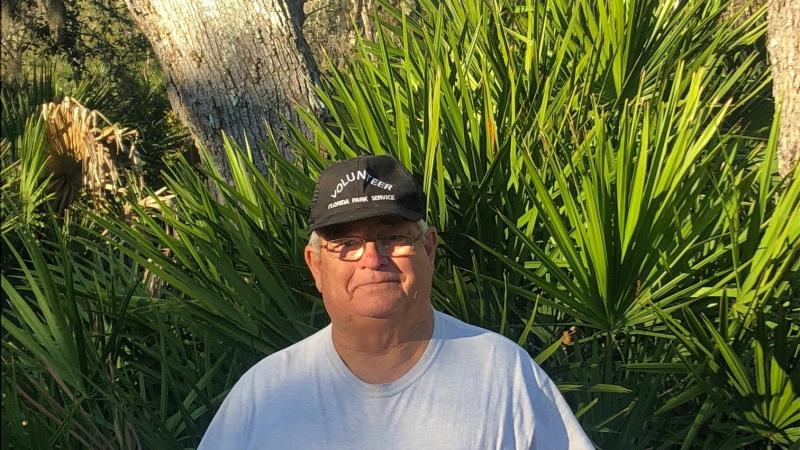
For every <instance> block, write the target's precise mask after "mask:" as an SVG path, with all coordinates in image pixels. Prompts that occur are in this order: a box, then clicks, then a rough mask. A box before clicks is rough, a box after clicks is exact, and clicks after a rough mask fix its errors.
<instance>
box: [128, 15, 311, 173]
mask: <svg viewBox="0 0 800 450" xmlns="http://www.w3.org/2000/svg"><path fill="white" fill-rule="evenodd" d="M125 3H126V4H127V6H128V9H129V10H130V11H131V14H132V16H133V18H134V20H135V21H136V23H137V24H138V25H139V27H140V28H141V30H142V31H143V32H144V34H145V36H146V37H147V39H148V40H149V41H150V44H151V45H152V47H153V51H154V52H155V54H156V56H157V58H158V59H159V62H160V63H161V67H162V68H163V70H164V74H165V78H166V81H167V91H168V94H169V98H170V103H171V104H172V108H173V109H174V110H175V112H176V114H177V115H178V118H179V119H180V120H181V121H183V122H184V123H185V124H186V125H187V127H188V128H189V130H190V132H191V133H192V135H193V137H194V139H195V142H196V143H198V144H199V145H201V146H203V147H205V148H206V149H208V150H209V153H210V154H211V155H212V157H213V158H214V162H215V163H216V165H217V167H219V168H220V170H221V171H222V172H223V174H224V175H225V176H226V178H227V177H229V173H228V167H227V163H226V158H225V156H224V153H223V151H222V138H221V131H222V130H224V131H225V132H226V133H227V134H228V135H229V136H231V137H233V138H234V139H236V140H237V141H238V142H240V143H243V142H244V138H247V140H248V142H249V143H250V145H251V147H252V148H253V151H254V155H253V156H254V160H255V162H256V165H257V166H258V167H259V169H260V170H261V171H262V173H264V172H265V168H264V163H263V161H264V155H261V154H260V153H258V151H257V150H256V148H255V147H256V145H255V144H257V142H258V141H266V140H268V139H269V138H270V137H269V132H268V131H267V127H265V123H266V124H268V126H269V127H271V128H272V130H273V132H274V135H275V137H276V138H277V140H278V145H279V147H280V149H281V150H282V152H283V154H284V155H285V156H286V157H287V158H291V157H292V154H291V149H290V148H289V146H288V144H287V142H286V141H284V140H283V139H281V138H280V134H281V133H282V132H286V131H287V127H286V126H285V124H284V118H286V120H288V121H289V122H291V123H294V124H295V125H297V126H299V127H300V128H301V129H302V130H303V131H307V130H306V129H305V127H304V126H303V125H302V123H301V121H300V119H299V117H298V115H297V114H296V112H295V111H294V107H295V106H296V105H298V104H300V105H304V106H307V107H311V108H312V109H315V110H316V109H319V106H318V105H319V102H318V100H317V99H316V97H315V95H314V91H313V85H314V84H315V83H316V79H317V69H316V64H315V62H314V59H313V57H312V56H311V53H310V52H309V49H308V45H307V44H306V41H305V39H304V38H303V34H302V32H301V31H300V30H301V29H302V21H303V12H302V0H300V1H298V0H125Z"/></svg>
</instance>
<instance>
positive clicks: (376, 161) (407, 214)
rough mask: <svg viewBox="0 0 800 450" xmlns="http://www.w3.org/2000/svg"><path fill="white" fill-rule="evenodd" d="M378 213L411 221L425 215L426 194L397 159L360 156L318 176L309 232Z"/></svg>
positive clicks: (374, 215)
mask: <svg viewBox="0 0 800 450" xmlns="http://www.w3.org/2000/svg"><path fill="white" fill-rule="evenodd" d="M377 216H399V217H402V218H404V219H406V220H410V221H412V222H416V221H418V220H420V219H422V218H424V217H425V194H424V193H423V192H422V188H421V187H420V186H419V185H418V184H417V182H416V181H414V177H412V176H411V174H410V173H409V172H408V171H407V170H406V169H405V167H403V165H402V164H400V162H399V161H397V160H396V159H394V158H393V157H391V156H388V155H380V156H377V155H362V156H359V157H357V158H353V159H348V160H345V161H341V162H338V163H336V164H334V165H332V166H330V167H328V168H327V169H325V170H324V171H323V172H322V173H321V174H320V175H319V180H317V186H316V187H315V188H314V197H313V199H312V200H311V218H310V220H309V231H314V230H318V229H320V228H322V227H326V226H328V225H336V224H340V223H345V222H352V221H355V220H361V219H367V218H370V217H377Z"/></svg>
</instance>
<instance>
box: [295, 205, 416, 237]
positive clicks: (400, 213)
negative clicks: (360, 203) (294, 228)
mask: <svg viewBox="0 0 800 450" xmlns="http://www.w3.org/2000/svg"><path fill="white" fill-rule="evenodd" d="M380 216H395V217H402V218H403V219H406V220H409V221H412V222H416V221H418V220H420V219H422V218H423V214H422V213H421V212H419V211H411V210H410V209H407V208H403V207H402V206H399V205H384V206H371V207H369V208H363V209H357V210H355V211H352V210H351V211H347V212H342V213H339V214H331V215H330V216H328V217H325V218H324V219H323V220H320V221H319V222H317V223H315V224H313V225H312V226H311V227H310V228H309V230H308V232H309V233H310V232H312V231H316V230H319V229H320V228H323V227H327V226H330V225H338V224H341V223H347V222H355V221H356V220H363V219H370V218H372V217H380Z"/></svg>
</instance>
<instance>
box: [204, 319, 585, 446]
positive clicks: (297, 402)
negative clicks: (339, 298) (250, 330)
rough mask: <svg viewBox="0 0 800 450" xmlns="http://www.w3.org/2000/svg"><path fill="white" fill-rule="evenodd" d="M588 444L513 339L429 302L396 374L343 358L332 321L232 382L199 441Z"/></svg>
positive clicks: (228, 443) (557, 396)
mask: <svg viewBox="0 0 800 450" xmlns="http://www.w3.org/2000/svg"><path fill="white" fill-rule="evenodd" d="M315 448H325V449H424V450H428V449H470V450H472V449H546V450H560V449H592V448H594V447H592V444H591V442H590V441H589V439H588V438H587V437H586V434H585V433H584V432H583V429H581V427H580V425H579V424H578V422H577V420H576V419H575V416H574V415H573V414H572V411H570V409H569V406H568V405H567V403H566V402H565V401H564V398H563V397H562V396H561V394H560V393H559V392H558V389H557V388H556V387H555V385H554V384H553V382H552V381H551V380H550V378H548V377H547V375H546V374H545V373H544V371H543V370H542V369H541V368H540V367H539V366H538V365H536V363H535V362H533V360H532V359H531V357H530V356H529V355H528V354H527V353H526V352H525V351H524V350H523V349H522V348H520V347H519V346H518V345H516V344H515V343H513V342H511V341H510V340H508V339H506V338H505V337H503V336H500V335H499V334H496V333H492V332H490V331H487V330H484V329H482V328H478V327H475V326H472V325H469V324H466V323H464V322H461V321H460V320H457V319H455V318H453V317H450V316H447V315H445V314H443V313H440V312H438V311H434V330H433V336H432V337H431V340H430V342H429V344H428V347H427V348H426V350H425V353H424V354H423V355H422V357H421V358H420V360H419V361H418V362H417V364H416V365H415V366H414V367H413V368H412V369H411V370H410V371H409V372H408V373H406V374H405V375H403V376H402V377H401V378H399V379H398V380H396V381H393V382H391V383H387V384H369V383H366V382H364V381H362V380H360V379H359V378H357V377H356V376H355V375H353V373H352V372H350V370H349V369H348V368H347V366H345V364H344V362H343V361H342V360H341V358H340V357H339V355H338V354H337V353H336V350H335V348H334V346H333V342H332V340H331V327H330V326H328V327H326V328H324V329H322V330H320V331H319V332H317V333H315V334H314V335H312V336H310V337H308V338H306V339H304V340H303V341H301V342H298V343H297V344H295V345H292V346H291V347H289V348H286V349H284V350H282V351H279V352H277V353H274V354H272V355H270V356H268V357H267V358H264V359H263V360H262V361H261V362H259V363H258V364H256V365H255V366H253V367H252V368H251V369H250V370H249V371H247V373H245V374H244V375H243V376H242V378H241V379H240V380H239V381H238V382H237V383H236V385H235V386H234V387H233V389H232V390H231V392H230V394H228V397H227V398H226V399H225V401H224V402H223V403H222V406H221V407H220V409H219V411H218V412H217V414H216V416H215V417H214V419H213V421H212V422H211V425H209V427H208V430H207V431H206V434H205V436H203V440H202V442H201V443H200V447H199V449H200V450H218V449H237V450H249V449H315Z"/></svg>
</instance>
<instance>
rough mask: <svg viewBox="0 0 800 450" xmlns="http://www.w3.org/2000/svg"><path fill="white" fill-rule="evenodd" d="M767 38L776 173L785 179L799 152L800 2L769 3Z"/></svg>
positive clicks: (775, 1) (777, 0)
mask: <svg viewBox="0 0 800 450" xmlns="http://www.w3.org/2000/svg"><path fill="white" fill-rule="evenodd" d="M767 35H768V44H767V48H768V50H769V59H770V65H771V67H772V93H773V96H774V97H775V103H776V106H777V107H779V108H781V123H780V131H779V135H778V170H779V172H780V174H781V176H786V175H788V174H789V173H790V172H791V171H792V169H793V168H794V165H795V164H796V163H797V157H798V152H800V1H798V0H769V4H768V16H767Z"/></svg>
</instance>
